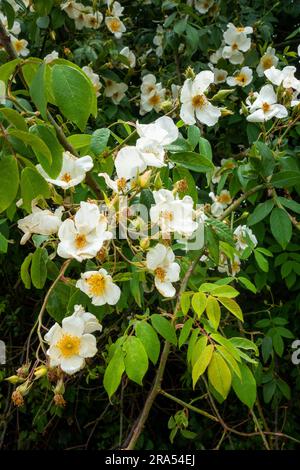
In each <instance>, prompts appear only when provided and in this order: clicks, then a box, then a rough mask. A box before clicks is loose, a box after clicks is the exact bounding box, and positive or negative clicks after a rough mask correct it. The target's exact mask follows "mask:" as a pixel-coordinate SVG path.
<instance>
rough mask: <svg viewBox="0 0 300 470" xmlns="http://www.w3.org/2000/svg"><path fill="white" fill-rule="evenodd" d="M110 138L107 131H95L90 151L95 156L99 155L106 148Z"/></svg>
mask: <svg viewBox="0 0 300 470" xmlns="http://www.w3.org/2000/svg"><path fill="white" fill-rule="evenodd" d="M109 136H110V130H109V129H106V128H104V129H97V130H96V131H95V132H93V134H92V140H91V150H92V151H93V152H94V154H95V155H100V154H101V153H102V152H103V151H104V150H105V148H106V146H107V142H108V139H109Z"/></svg>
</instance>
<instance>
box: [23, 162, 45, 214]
mask: <svg viewBox="0 0 300 470" xmlns="http://www.w3.org/2000/svg"><path fill="white" fill-rule="evenodd" d="M21 195H22V199H23V206H24V207H25V209H26V210H27V212H31V202H32V200H33V199H35V198H38V197H44V198H45V199H47V198H48V197H50V190H49V185H48V183H47V182H46V181H45V180H44V178H43V177H42V176H41V175H40V174H39V173H38V171H36V170H35V169H33V168H29V167H28V168H24V170H23V171H22V174H21Z"/></svg>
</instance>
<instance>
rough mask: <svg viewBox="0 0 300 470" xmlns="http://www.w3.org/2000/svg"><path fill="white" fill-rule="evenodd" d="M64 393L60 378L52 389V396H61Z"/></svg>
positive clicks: (62, 382)
mask: <svg viewBox="0 0 300 470" xmlns="http://www.w3.org/2000/svg"><path fill="white" fill-rule="evenodd" d="M64 393H65V385H64V381H63V379H62V378H60V379H59V381H58V382H57V384H56V386H55V388H54V394H55V395H56V394H58V395H63V394H64Z"/></svg>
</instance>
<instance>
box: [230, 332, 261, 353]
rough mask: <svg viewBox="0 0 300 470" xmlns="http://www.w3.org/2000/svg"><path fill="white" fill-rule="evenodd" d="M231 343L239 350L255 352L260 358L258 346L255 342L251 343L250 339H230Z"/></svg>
mask: <svg viewBox="0 0 300 470" xmlns="http://www.w3.org/2000/svg"><path fill="white" fill-rule="evenodd" d="M229 341H230V342H231V343H232V344H233V345H234V346H235V347H236V348H239V349H246V350H252V351H254V352H255V355H256V356H258V354H259V353H258V348H257V346H256V344H254V343H253V341H250V339H247V338H240V337H234V338H230V339H229Z"/></svg>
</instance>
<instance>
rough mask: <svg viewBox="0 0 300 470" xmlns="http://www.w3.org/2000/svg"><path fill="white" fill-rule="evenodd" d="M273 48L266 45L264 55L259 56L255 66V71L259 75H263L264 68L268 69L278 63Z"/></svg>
mask: <svg viewBox="0 0 300 470" xmlns="http://www.w3.org/2000/svg"><path fill="white" fill-rule="evenodd" d="M275 52H276V51H275V49H273V48H272V47H268V49H267V50H266V52H265V53H264V55H263V56H262V57H261V59H260V61H259V64H258V66H257V67H256V72H257V75H258V76H259V77H263V76H264V72H265V70H268V69H270V68H271V67H276V65H277V64H278V60H279V59H278V57H276V55H275Z"/></svg>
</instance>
